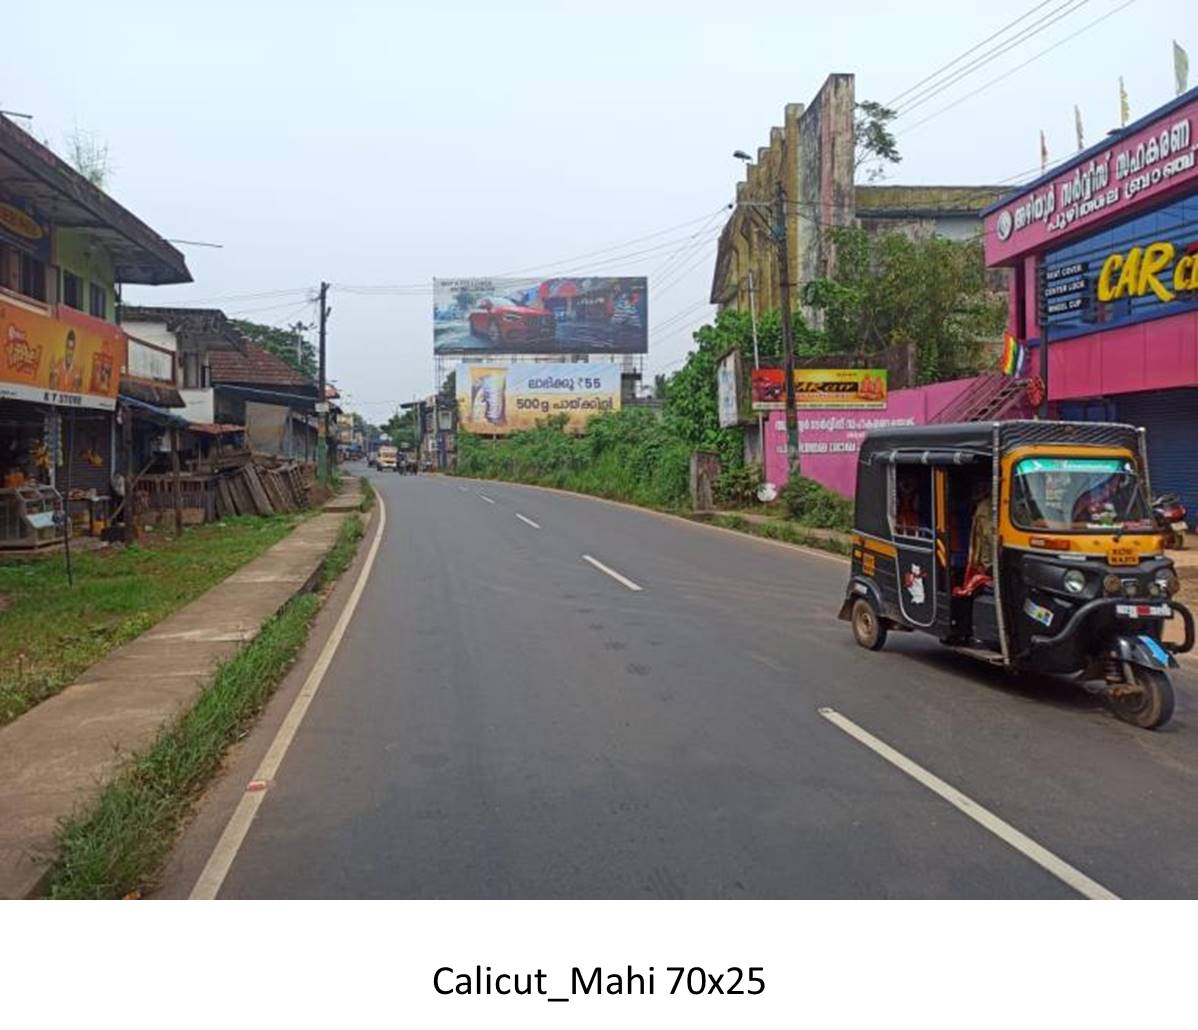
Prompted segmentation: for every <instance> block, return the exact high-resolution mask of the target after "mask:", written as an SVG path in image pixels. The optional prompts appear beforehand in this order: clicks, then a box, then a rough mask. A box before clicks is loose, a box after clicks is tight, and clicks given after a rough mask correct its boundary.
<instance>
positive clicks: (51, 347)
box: [0, 299, 126, 411]
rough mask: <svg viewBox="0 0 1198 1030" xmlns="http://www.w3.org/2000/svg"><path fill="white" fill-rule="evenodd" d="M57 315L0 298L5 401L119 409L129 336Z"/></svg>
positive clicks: (63, 312)
mask: <svg viewBox="0 0 1198 1030" xmlns="http://www.w3.org/2000/svg"><path fill="white" fill-rule="evenodd" d="M52 310H54V314H55V316H56V317H50V316H47V315H43V314H40V313H38V312H36V311H33V310H31V309H29V308H26V307H24V306H22V305H18V304H16V303H14V302H12V301H9V300H6V299H0V397H10V398H15V399H17V400H26V401H35V402H37V403H40V404H56V405H61V406H63V407H76V408H101V409H105V410H108V411H111V410H112V409H113V408H114V407H116V398H117V391H118V389H119V386H120V378H121V371H122V369H123V368H124V366H125V346H126V344H125V334H124V333H122V332H121V330H120V329H119V328H118V327H117V326H115V325H112V324H110V323H108V322H102V321H100V320H99V319H95V318H89V317H88V316H87V315H82V314H79V313H78V312H76V311H72V310H71V309H69V308H63V307H61V306H59V307H58V308H57V309H52Z"/></svg>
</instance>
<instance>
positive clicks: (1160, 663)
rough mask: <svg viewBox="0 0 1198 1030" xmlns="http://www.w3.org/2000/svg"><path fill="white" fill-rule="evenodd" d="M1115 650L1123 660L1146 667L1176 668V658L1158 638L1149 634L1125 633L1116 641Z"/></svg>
mask: <svg viewBox="0 0 1198 1030" xmlns="http://www.w3.org/2000/svg"><path fill="white" fill-rule="evenodd" d="M1114 651H1115V654H1116V655H1117V656H1118V658H1119V660H1120V661H1121V662H1128V663H1129V664H1131V665H1139V666H1142V667H1143V668H1145V669H1176V668H1177V659H1176V658H1174V657H1173V656H1172V655H1171V654H1170V653H1169V652H1168V651H1166V650H1165V648H1164V646H1163V645H1162V644H1161V643H1160V641H1158V640H1154V639H1153V638H1152V637H1150V636H1148V635H1147V634H1135V635H1133V634H1130V633H1128V634H1124V635H1122V636H1118V637H1116V638H1115V641H1114Z"/></svg>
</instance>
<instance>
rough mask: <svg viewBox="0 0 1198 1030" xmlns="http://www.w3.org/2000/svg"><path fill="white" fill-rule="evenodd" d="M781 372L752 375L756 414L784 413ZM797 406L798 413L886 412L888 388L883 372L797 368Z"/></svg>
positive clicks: (765, 370) (767, 370)
mask: <svg viewBox="0 0 1198 1030" xmlns="http://www.w3.org/2000/svg"><path fill="white" fill-rule="evenodd" d="M783 376H784V373H783V370H782V369H780V368H755V369H753V370H752V372H751V375H750V383H751V395H752V402H751V404H752V409H753V411H759V412H760V411H782V410H784V409H785V407H786V400H785V391H784V389H783V384H784V383H785V379H784V378H783ZM794 382H795V406H796V409H797V410H798V411H835V410H837V409H842V408H861V409H867V410H873V411H885V410H886V404H887V395H888V392H889V391H888V386H887V372H886V369H884V368H796V369H795V370H794Z"/></svg>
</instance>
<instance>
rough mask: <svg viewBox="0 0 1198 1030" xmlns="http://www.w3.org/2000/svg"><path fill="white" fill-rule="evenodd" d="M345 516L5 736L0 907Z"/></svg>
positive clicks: (285, 596)
mask: <svg viewBox="0 0 1198 1030" xmlns="http://www.w3.org/2000/svg"><path fill="white" fill-rule="evenodd" d="M355 486H356V484H350V486H349V490H348V491H347V494H348V495H349V496H352V495H353V494H354V493H355ZM343 496H345V495H343ZM346 517H347V515H346V514H343V513H341V512H326V513H323V514H320V515H317V516H315V517H314V518H311V519H309V520H308V521H306V522H303V523H301V524H300V525H299V526H297V527H296V528H295V529H294V530H293V531H292V532H291V533H290V535H288V536H287V537H286V538H284V539H283V540H280V541H279V542H278V543H277V544H275V545H274V547H272V548H270V550H268V551H267V552H266V553H265V554H263V555H261V556H259V557H258V558H255V559H254V560H253V561H251V562H249V563H248V564H246V565H244V566H243V567H242V568H241V569H239V570H238V571H237V572H235V573H234V574H233V575H231V576H230V577H229V578H228V579H226V580H224V581H223V582H221V583H218V584H217V585H216V586H215V587H213V588H212V589H211V590H209V591H208V592H207V593H206V594H204V595H203V596H201V597H199V598H197V599H196V600H195V601H193V602H192V603H191V604H189V605H187V606H186V607H184V608H181V609H180V610H179V611H177V612H176V613H175V614H174V615H171V616H170V617H168V618H166V619H164V620H163V621H162V622H160V623H158V624H157V625H155V626H154V627H152V628H151V629H149V630H147V631H146V632H145V633H143V634H142V635H141V636H140V637H138V638H137V639H136V640H132V641H130V642H129V643H128V644H126V645H125V646H124V647H121V648H118V649H117V650H115V651H113V652H112V653H111V654H109V655H108V656H107V657H105V658H103V659H101V660H100V661H98V662H97V663H96V664H95V665H93V666H92V667H91V668H89V669H88V670H87V671H86V672H85V673H83V675H82V676H81V677H80V679H79V680H78V682H76V683H74V684H72V685H71V686H70V687H68V688H67V689H66V690H64V691H63V692H62V693H60V694H58V695H57V696H55V697H52V698H50V699H49V700H47V701H44V702H42V703H41V704H40V705H38V706H37V707H36V708H33V709H31V710H30V711H29V712H27V713H25V714H24V715H22V716H21V717H20V718H18V719H17V720H15V721H14V722H12V723H9V724H8V725H7V726H5V727H3V728H2V729H0V898H23V897H28V896H29V895H30V894H31V893H33V892H34V891H35V890H36V889H37V885H38V883H39V881H40V880H41V878H42V876H43V875H44V873H45V870H46V868H47V865H48V863H49V860H50V859H51V858H52V852H53V845H54V834H55V831H56V830H57V828H58V823H59V820H60V819H62V818H64V817H65V816H68V815H70V814H71V813H72V812H73V811H74V810H75V809H76V808H77V807H78V806H80V805H81V804H85V803H86V802H88V801H89V800H90V799H91V798H93V797H94V796H95V795H96V794H97V793H98V791H99V789H100V787H101V786H103V784H104V783H105V782H107V780H108V779H109V778H111V776H112V774H113V773H114V772H115V770H116V769H117V767H118V766H119V765H120V763H121V762H122V761H123V760H124V759H125V758H126V757H128V755H129V754H130V753H132V752H136V751H139V750H142V749H144V748H146V747H147V746H148V745H150V744H151V743H152V742H153V741H154V739H155V736H156V735H157V733H158V731H159V728H160V727H161V726H162V725H163V723H165V722H167V721H168V720H169V719H170V718H171V717H172V716H174V715H176V714H177V713H179V712H180V711H182V710H184V709H186V708H187V707H188V706H189V705H190V704H191V703H192V702H193V701H194V699H195V698H196V696H197V695H198V694H199V693H200V692H201V691H202V690H203V689H204V688H205V687H206V686H208V685H209V683H211V681H212V677H213V674H214V672H215V669H216V666H217V664H218V663H219V662H221V661H223V660H226V659H228V658H230V657H232V655H234V654H235V653H236V652H237V651H238V650H239V649H240V648H241V647H243V646H244V645H245V644H246V643H247V642H249V641H251V640H253V639H254V637H255V636H256V635H257V633H258V630H259V628H260V627H261V626H262V624H263V623H264V622H266V621H267V620H268V619H269V618H270V617H271V616H272V615H274V614H275V613H276V612H277V611H278V610H279V609H280V608H282V607H283V605H284V604H286V603H287V602H288V601H289V600H290V599H291V598H292V597H294V596H295V595H296V594H298V593H300V592H301V591H302V590H304V589H306V588H307V587H309V586H310V585H311V584H312V583H313V582H314V581H315V579H316V577H317V575H318V573H319V570H320V564H321V560H322V559H323V558H324V556H325V554H326V553H327V552H328V550H329V548H330V547H332V546H333V544H334V542H335V541H336V539H337V534H338V532H339V530H340V528H341V523H342V522H343V521H344V520H345V518H346Z"/></svg>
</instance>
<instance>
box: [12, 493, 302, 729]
mask: <svg viewBox="0 0 1198 1030" xmlns="http://www.w3.org/2000/svg"><path fill="white" fill-rule="evenodd" d="M302 518H303V516H299V515H276V516H272V517H270V518H258V517H255V516H246V517H241V518H230V519H225V520H223V521H221V522H216V523H211V524H209V525H205V526H196V527H194V528H190V529H187V530H185V531H184V533H183V536H182V537H180V538H179V539H177V540H176V539H175V537H174V536H173V534H171V533H169V532H156V533H151V534H149V535H148V536H147V538H146V541H145V543H144V544H141V545H135V546H132V547H111V548H105V549H103V550H98V551H84V552H81V553H76V554H74V555H73V556H72V558H73V566H74V572H75V585H74V586H73V587H68V586H67V578H66V564H65V559H64V558H63V556H62V555H61V554H57V555H53V556H49V557H46V558H41V559H24V560H20V561H7V562H3V561H0V598H4V600H5V604H4V606H3V608H2V609H0V654H3V655H4V656H5V661H4V662H3V664H0V726H2V725H4V724H5V723H7V722H11V721H12V720H13V719H15V718H17V716H19V715H21V714H22V713H23V712H26V711H28V710H29V709H30V708H32V707H33V706H34V705H36V704H38V703H39V702H41V701H44V700H45V699H46V698H48V697H51V696H53V695H54V694H57V693H58V692H59V691H60V690H62V689H63V688H64V687H65V686H67V685H68V684H70V683H72V682H73V681H74V680H75V679H76V678H77V677H78V676H79V674H80V673H81V672H83V670H84V669H86V668H87V667H88V666H89V665H92V664H93V663H94V662H96V661H98V660H99V659H100V658H103V657H104V655H106V654H108V652H110V651H112V650H113V649H114V648H117V647H119V646H120V645H121V644H124V643H126V642H127V641H129V640H132V639H133V638H134V637H136V636H138V635H139V634H141V633H144V632H145V631H146V630H147V629H149V628H150V627H151V626H153V625H154V624H155V623H157V622H160V621H161V620H162V619H164V618H165V617H166V616H168V615H170V614H171V612H173V611H176V610H177V609H179V608H181V607H183V605H185V604H187V603H188V602H190V601H193V600H195V598H197V597H199V596H200V594H202V593H204V591H206V590H208V589H209V588H210V587H212V586H214V585H215V584H217V583H219V582H220V581H221V580H223V579H225V578H226V577H227V576H229V575H230V574H231V573H233V572H235V571H236V570H237V569H238V568H240V567H241V566H242V565H244V564H245V563H246V562H248V561H250V560H251V559H253V558H256V557H258V555H260V554H262V553H263V552H264V551H265V550H266V549H267V548H269V547H271V546H272V545H274V544H276V543H278V541H279V540H281V539H282V538H283V537H285V536H286V535H287V534H288V533H289V532H290V531H291V530H292V528H293V527H294V526H295V525H296V524H297V523H298V522H299V521H300V520H301V519H302Z"/></svg>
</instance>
